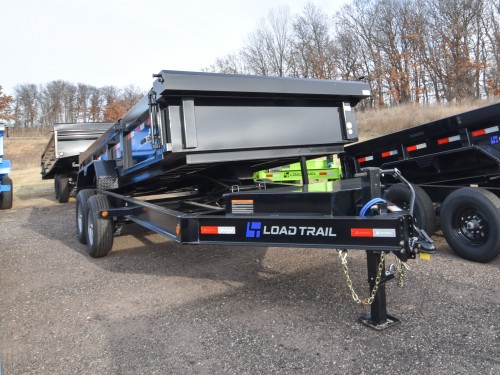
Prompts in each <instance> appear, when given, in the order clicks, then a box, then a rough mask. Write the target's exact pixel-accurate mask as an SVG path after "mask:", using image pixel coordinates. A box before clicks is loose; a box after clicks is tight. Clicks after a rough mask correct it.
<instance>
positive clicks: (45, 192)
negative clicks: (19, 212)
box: [4, 135, 56, 209]
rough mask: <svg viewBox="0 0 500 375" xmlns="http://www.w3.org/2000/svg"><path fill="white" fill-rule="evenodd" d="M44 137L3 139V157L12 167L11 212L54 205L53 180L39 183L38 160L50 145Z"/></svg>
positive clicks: (40, 179) (39, 170)
mask: <svg viewBox="0 0 500 375" xmlns="http://www.w3.org/2000/svg"><path fill="white" fill-rule="evenodd" d="M49 139H50V135H49V136H45V137H14V136H10V137H9V138H7V137H4V157H5V159H8V160H10V161H11V163H12V173H10V177H11V178H12V182H13V186H14V204H13V207H14V209H16V208H21V207H30V206H31V207H33V206H36V207H41V206H47V205H52V204H55V203H56V201H55V199H54V180H42V176H41V174H40V172H41V169H40V157H41V155H42V153H43V151H44V150H45V147H46V146H47V143H48V142H49Z"/></svg>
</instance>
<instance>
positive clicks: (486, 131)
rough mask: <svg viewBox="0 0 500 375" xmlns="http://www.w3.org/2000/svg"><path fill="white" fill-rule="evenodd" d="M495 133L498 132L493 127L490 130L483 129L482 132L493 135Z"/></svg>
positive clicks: (496, 127) (495, 127)
mask: <svg viewBox="0 0 500 375" xmlns="http://www.w3.org/2000/svg"><path fill="white" fill-rule="evenodd" d="M497 131H498V126H493V127H491V128H487V129H484V132H485V133H486V134H489V133H494V132H497Z"/></svg>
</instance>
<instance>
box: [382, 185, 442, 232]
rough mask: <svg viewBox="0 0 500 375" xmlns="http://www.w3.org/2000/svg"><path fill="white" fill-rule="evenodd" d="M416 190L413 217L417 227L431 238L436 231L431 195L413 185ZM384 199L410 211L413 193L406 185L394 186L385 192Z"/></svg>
mask: <svg viewBox="0 0 500 375" xmlns="http://www.w3.org/2000/svg"><path fill="white" fill-rule="evenodd" d="M412 186H413V189H414V190H415V207H414V212H413V216H414V217H415V224H416V226H417V227H419V228H421V229H423V230H425V232H426V233H427V234H428V235H429V236H431V235H432V234H433V233H434V231H435V229H436V213H435V211H434V205H433V204H432V200H431V198H429V195H427V193H426V192H425V191H424V189H422V188H421V187H420V186H418V185H414V184H412ZM384 198H385V199H386V200H388V201H390V202H392V203H394V204H395V205H397V206H399V207H401V208H403V209H404V210H409V209H410V200H411V192H410V189H408V187H407V186H406V185H405V184H395V185H392V186H391V187H390V188H389V190H388V191H386V192H385V194H384Z"/></svg>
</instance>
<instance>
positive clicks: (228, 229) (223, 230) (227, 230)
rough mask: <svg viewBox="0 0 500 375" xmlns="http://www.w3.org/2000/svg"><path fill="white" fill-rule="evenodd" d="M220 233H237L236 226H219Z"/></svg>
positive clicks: (218, 231)
mask: <svg viewBox="0 0 500 375" xmlns="http://www.w3.org/2000/svg"><path fill="white" fill-rule="evenodd" d="M217 233H218V234H236V227H218V228H217Z"/></svg>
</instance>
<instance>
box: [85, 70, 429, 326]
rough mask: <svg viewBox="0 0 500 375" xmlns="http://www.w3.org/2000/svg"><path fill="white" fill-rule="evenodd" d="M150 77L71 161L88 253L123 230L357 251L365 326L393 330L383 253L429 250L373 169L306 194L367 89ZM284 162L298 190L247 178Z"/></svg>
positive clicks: (344, 139) (190, 239)
mask: <svg viewBox="0 0 500 375" xmlns="http://www.w3.org/2000/svg"><path fill="white" fill-rule="evenodd" d="M155 77H156V78H157V79H156V81H155V82H154V85H153V88H152V89H151V91H150V92H149V94H148V95H146V96H145V97H144V98H143V99H142V100H141V101H140V102H139V103H138V104H137V105H136V106H134V107H133V108H132V109H131V110H130V111H129V113H127V115H126V116H124V117H123V118H122V119H121V120H120V121H118V122H117V123H116V124H115V125H114V126H113V127H112V128H110V129H109V130H108V131H107V132H106V133H105V134H103V135H102V136H101V137H100V138H99V139H97V140H96V141H95V142H94V144H92V145H91V146H90V147H89V148H88V149H87V150H86V151H85V152H84V153H83V154H82V155H81V156H80V165H81V166H82V167H81V169H80V171H79V174H78V180H77V190H78V195H77V209H76V223H77V233H78V238H79V240H80V241H81V242H82V243H86V244H87V251H88V253H89V254H90V255H91V256H93V257H102V256H105V255H107V254H108V252H109V251H111V249H112V245H113V236H114V233H115V232H117V231H119V229H120V227H121V226H122V225H124V224H125V223H127V222H135V223H138V224H140V225H142V226H144V227H145V228H148V229H151V230H153V231H155V232H158V233H161V234H163V235H165V236H167V237H169V238H171V239H173V240H175V241H178V242H180V243H185V244H220V245H246V246H284V247H325V248H335V249H339V250H342V251H345V250H348V249H352V250H359V249H362V250H366V251H367V257H368V273H369V276H370V277H369V278H370V280H369V282H370V298H368V299H367V300H361V299H358V301H357V302H359V303H363V302H367V301H368V302H367V303H370V304H371V315H370V316H369V317H367V318H363V319H362V321H363V322H364V323H365V324H368V325H369V326H371V327H373V328H376V329H383V328H386V327H388V326H390V325H392V324H395V323H397V319H395V318H392V317H390V316H388V315H387V312H386V301H385V286H384V283H385V281H386V280H387V279H389V278H390V277H391V276H390V275H388V274H387V275H386V272H385V271H383V270H384V269H385V263H384V257H385V253H387V252H393V253H394V254H396V256H397V257H398V259H399V260H401V261H403V262H405V261H407V260H408V259H410V258H415V257H416V254H417V253H418V252H421V251H426V252H432V251H433V246H432V244H430V243H429V239H428V238H421V236H419V233H420V232H419V231H418V229H417V228H414V225H413V219H412V216H411V215H410V214H409V213H408V212H405V211H402V210H400V209H398V208H397V207H391V205H390V204H388V203H387V202H385V201H383V200H381V196H382V192H381V189H380V174H381V171H380V170H379V169H369V168H368V169H366V170H364V171H362V173H361V174H360V175H359V176H357V178H354V179H350V180H341V181H330V182H326V183H323V184H307V163H306V160H307V159H312V158H316V157H319V156H325V155H331V154H334V153H338V152H340V151H342V150H343V146H344V145H345V144H348V143H351V142H354V141H355V140H357V128H356V121H355V115H354V110H353V107H354V106H355V105H356V104H357V103H358V102H359V101H360V100H362V99H363V98H366V97H367V96H368V95H369V89H368V85H366V84H364V83H360V82H339V81H326V80H309V79H290V78H269V77H254V76H231V75H221V74H209V73H188V72H172V71H162V72H160V73H159V74H158V75H156V76H155ZM291 162H300V164H301V166H302V177H303V180H304V181H305V182H306V184H305V185H304V186H297V187H293V186H292V187H290V186H288V187H283V186H282V185H279V184H273V183H263V182H255V181H254V180H253V173H254V172H256V171H259V170H263V169H269V168H273V167H279V166H283V165H285V164H289V163H291ZM383 172H384V173H393V172H394V171H383ZM394 175H395V176H397V173H396V172H394ZM342 255H343V260H344V261H345V253H344V252H342ZM346 264H347V263H345V262H344V265H346ZM354 294H355V293H353V295H354Z"/></svg>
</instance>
